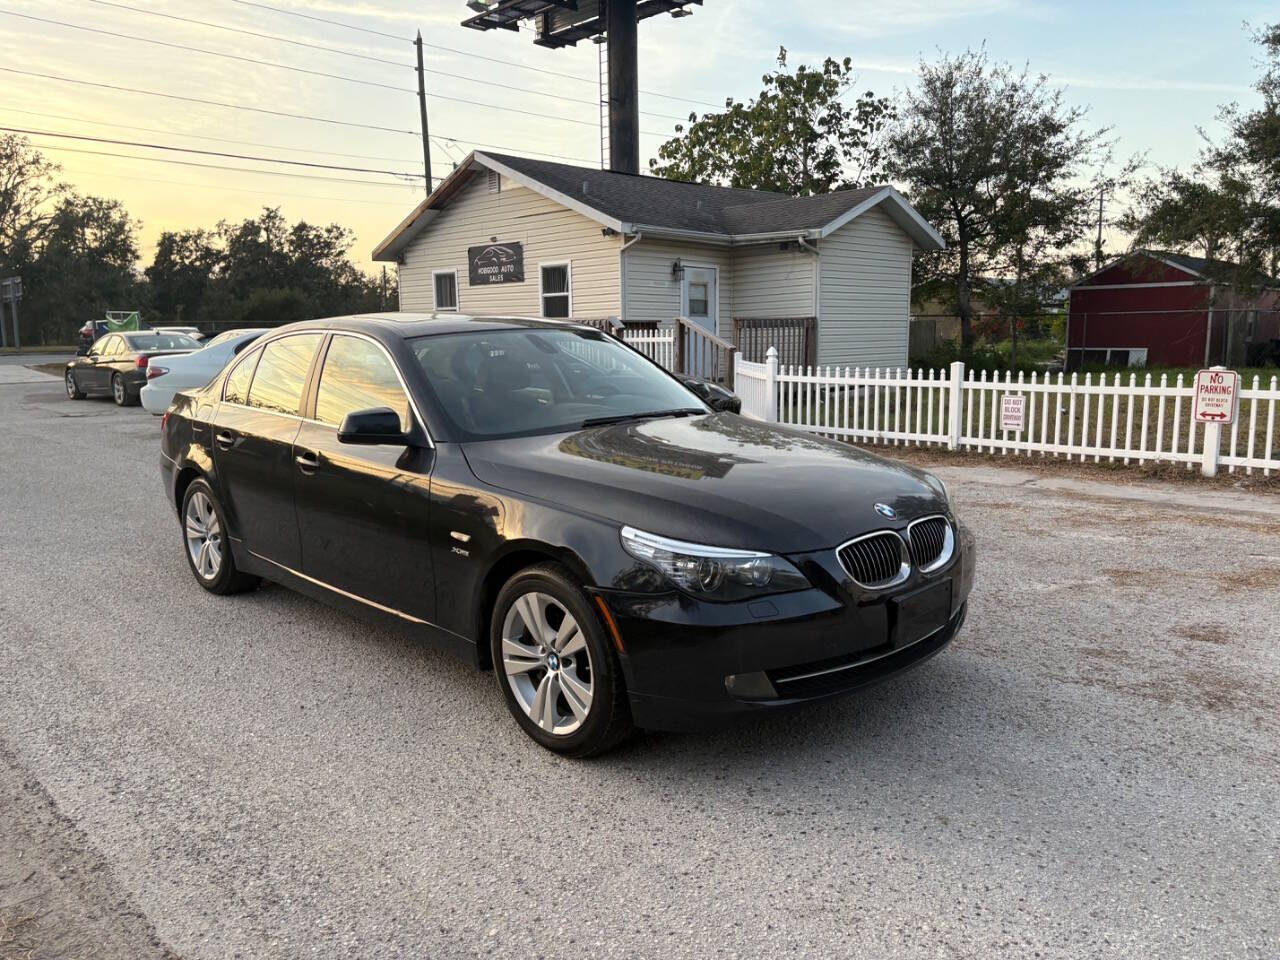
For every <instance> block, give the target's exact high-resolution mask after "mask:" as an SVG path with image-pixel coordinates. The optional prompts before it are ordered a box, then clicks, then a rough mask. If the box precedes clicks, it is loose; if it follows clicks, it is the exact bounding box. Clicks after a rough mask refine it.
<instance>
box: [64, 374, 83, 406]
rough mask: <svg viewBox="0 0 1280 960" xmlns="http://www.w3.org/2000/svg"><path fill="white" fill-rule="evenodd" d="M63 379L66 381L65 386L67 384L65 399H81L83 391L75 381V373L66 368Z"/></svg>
mask: <svg viewBox="0 0 1280 960" xmlns="http://www.w3.org/2000/svg"><path fill="white" fill-rule="evenodd" d="M64 379H65V381H66V386H67V399H68V400H83V399H84V391H83V390H81V389H80V387H79V385H78V384H77V383H76V377H75V374H73V373H72V372H71V371H70V370H68V371H67V375H66V377H65V378H64Z"/></svg>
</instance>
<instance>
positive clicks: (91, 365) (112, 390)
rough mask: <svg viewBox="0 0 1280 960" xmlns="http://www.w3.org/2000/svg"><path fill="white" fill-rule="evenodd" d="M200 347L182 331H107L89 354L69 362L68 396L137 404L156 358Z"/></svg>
mask: <svg viewBox="0 0 1280 960" xmlns="http://www.w3.org/2000/svg"><path fill="white" fill-rule="evenodd" d="M199 349H200V344H199V342H198V341H196V340H193V339H192V338H191V337H188V336H187V335H186V334H183V333H159V332H156V331H148V330H143V331H139V332H136V333H108V334H107V335H106V336H105V337H100V338H99V339H98V340H96V341H95V342H94V344H93V346H91V347H90V348H89V352H88V353H87V354H85V355H84V356H82V357H76V358H75V359H73V360H71V361H69V362H68V363H67V367H66V370H65V371H64V373H63V382H64V383H65V384H66V388H67V396H68V397H70V398H71V399H72V400H83V399H84V398H85V397H86V396H89V395H90V394H107V395H109V396H110V397H111V399H113V400H114V401H115V402H116V404H117V405H118V406H121V407H124V406H129V405H131V404H135V403H137V402H138V394H139V393H141V392H142V388H143V387H144V386H146V383H147V366H148V365H149V364H150V363H151V359H152V358H153V357H160V356H166V355H169V354H175V353H191V352H192V351H193V350H199Z"/></svg>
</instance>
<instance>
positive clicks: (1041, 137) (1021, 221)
mask: <svg viewBox="0 0 1280 960" xmlns="http://www.w3.org/2000/svg"><path fill="white" fill-rule="evenodd" d="M1083 119H1084V111H1083V110H1081V109H1079V108H1074V107H1068V106H1066V105H1065V103H1064V100H1063V93H1062V91H1061V90H1059V89H1053V88H1050V87H1049V85H1048V80H1047V78H1045V77H1044V76H1035V77H1033V76H1031V75H1030V74H1029V73H1028V72H1027V71H1026V70H1025V69H1024V70H1023V71H1021V72H1018V71H1015V70H1013V69H1012V68H1011V67H1010V66H1009V65H1008V64H992V63H990V62H989V60H988V58H987V55H986V53H985V51H978V52H974V51H966V52H965V53H963V54H960V55H959V56H954V57H952V56H944V57H942V59H941V60H940V61H939V62H937V63H935V64H929V63H924V62H922V63H921V64H920V82H919V85H918V86H917V87H916V88H915V89H913V90H909V91H908V92H907V93H906V95H905V102H904V103H903V104H902V106H901V107H900V109H899V117H898V120H897V121H896V123H895V124H894V126H893V128H892V130H891V133H890V135H889V141H888V146H889V163H888V167H889V172H890V174H891V175H892V176H893V177H895V178H896V179H897V180H899V181H900V182H901V183H903V184H904V186H906V188H907V191H908V193H909V194H910V196H911V200H912V203H913V205H914V206H915V207H916V209H917V210H919V211H920V213H921V214H922V215H923V216H924V217H925V218H926V219H927V220H929V221H930V222H931V223H933V224H934V226H935V227H937V228H938V229H939V231H940V232H941V233H942V236H943V238H944V239H945V240H946V242H947V249H946V250H943V251H940V252H938V253H932V254H928V255H926V256H923V257H922V258H920V259H919V260H918V262H917V269H918V279H917V283H916V288H917V295H919V296H925V297H928V296H937V295H939V294H941V295H944V296H947V297H952V298H954V303H955V308H956V312H957V313H958V314H959V316H960V328H961V337H962V343H963V346H964V347H965V349H969V348H971V347H972V345H973V316H974V309H973V297H974V294H975V293H982V294H983V296H987V295H989V294H990V293H992V291H991V290H990V289H988V288H989V287H990V282H989V281H990V280H991V279H992V278H1014V279H1015V281H1018V282H1019V283H1021V281H1019V280H1018V278H1022V277H1028V276H1041V275H1042V274H1043V272H1044V271H1043V270H1042V269H1041V267H1040V266H1039V265H1038V264H1039V263H1040V261H1042V260H1043V258H1044V257H1046V256H1049V255H1053V256H1056V255H1057V251H1061V250H1064V249H1066V248H1068V247H1070V246H1072V245H1073V244H1075V243H1077V242H1078V241H1080V240H1081V239H1082V237H1083V236H1084V235H1085V232H1086V231H1087V229H1088V226H1089V199H1090V191H1089V188H1088V186H1087V181H1086V178H1085V177H1084V176H1083V172H1084V170H1085V168H1086V166H1087V165H1088V164H1089V163H1090V161H1091V160H1092V159H1094V158H1095V156H1096V155H1097V152H1098V149H1099V147H1100V144H1101V139H1102V135H1103V131H1101V130H1099V131H1095V132H1084V131H1082V130H1081V129H1080V125H1081V122H1082V120H1083Z"/></svg>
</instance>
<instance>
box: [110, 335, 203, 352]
mask: <svg viewBox="0 0 1280 960" xmlns="http://www.w3.org/2000/svg"><path fill="white" fill-rule="evenodd" d="M124 339H125V341H126V342H127V343H128V344H129V349H130V350H139V351H141V350H199V349H200V343H199V341H198V340H193V339H191V337H188V336H187V335H186V334H185V333H134V334H130V335H129V336H127V337H125V338H124Z"/></svg>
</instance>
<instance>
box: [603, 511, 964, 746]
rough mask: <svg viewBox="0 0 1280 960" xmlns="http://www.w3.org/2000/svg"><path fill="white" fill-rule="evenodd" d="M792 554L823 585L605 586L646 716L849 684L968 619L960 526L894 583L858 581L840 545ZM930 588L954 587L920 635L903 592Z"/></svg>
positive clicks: (662, 726) (687, 713)
mask: <svg viewBox="0 0 1280 960" xmlns="http://www.w3.org/2000/svg"><path fill="white" fill-rule="evenodd" d="M788 559H790V560H792V562H794V563H796V564H797V566H799V567H800V569H801V570H802V571H803V572H804V573H805V574H806V576H807V577H808V578H809V580H810V582H812V583H813V584H814V589H812V590H805V591H801V592H797V593H790V594H779V595H776V596H770V597H765V598H761V599H758V600H754V601H744V602H742V603H731V604H724V603H708V602H705V601H699V600H694V599H692V598H690V597H688V596H686V595H684V594H680V593H675V592H673V593H670V594H664V595H662V596H660V597H654V596H653V595H652V594H648V595H642V594H629V593H619V592H603V593H602V596H603V597H604V599H605V600H606V602H607V603H608V605H609V608H610V610H611V611H612V613H613V615H614V618H615V620H616V622H617V624H618V630H619V633H620V635H621V637H622V642H623V645H624V647H625V654H624V657H623V669H624V671H625V673H626V678H627V689H628V691H629V693H630V700H631V712H632V717H633V719H634V720H635V722H636V724H637V725H638V726H641V727H646V728H649V729H655V730H698V729H704V728H707V727H712V726H716V725H718V724H721V723H724V722H727V721H731V720H732V719H733V718H735V717H738V716H742V715H746V714H759V713H767V712H770V711H775V710H778V709H785V708H788V707H793V706H796V705H799V704H804V703H810V702H814V701H820V700H826V699H830V698H832V697H836V696H841V695H844V694H847V693H851V692H853V691H855V690H858V689H861V688H863V687H866V686H869V685H871V684H874V683H878V682H880V681H882V680H885V679H887V678H889V677H891V676H893V675H894V674H897V673H899V672H901V671H903V670H907V669H909V668H911V667H913V666H917V665H918V664H920V663H923V662H924V661H925V660H927V659H929V658H930V657H932V656H933V655H934V654H936V653H938V652H939V651H941V650H942V649H943V648H944V647H946V646H947V645H948V644H949V643H950V642H951V640H952V639H953V638H954V637H955V635H956V633H957V632H958V631H959V629H960V627H961V625H962V624H963V623H964V619H965V615H966V613H967V600H968V596H969V592H970V590H971V589H972V585H973V567H974V545H973V538H972V536H971V535H970V534H969V532H968V530H967V529H965V528H964V527H963V526H962V525H957V544H956V551H955V555H954V557H953V559H952V560H951V562H950V563H949V564H948V565H947V566H946V567H944V568H943V569H942V570H938V571H935V572H934V573H931V574H927V575H925V574H920V573H918V572H914V573H913V574H912V575H911V577H910V578H909V579H908V580H907V581H906V582H905V583H903V584H901V585H900V586H898V587H895V588H894V589H892V590H887V591H879V592H875V591H864V590H862V589H861V588H860V587H858V586H857V585H856V584H854V583H853V581H852V580H851V579H849V577H848V575H847V574H846V573H845V572H844V570H843V568H842V567H840V565H839V561H838V560H837V559H836V557H835V552H834V551H833V550H827V551H822V552H819V553H815V554H809V555H805V556H799V557H795V556H793V557H789V558H788ZM924 591H930V592H933V591H949V593H950V604H949V607H948V608H947V610H946V613H945V614H944V616H945V620H940V622H939V623H938V624H937V626H936V627H935V628H934V629H932V630H931V631H930V632H929V633H928V634H927V635H925V636H923V637H917V636H906V635H904V634H903V629H905V628H902V629H900V626H899V619H900V617H901V613H900V611H901V610H903V609H904V606H903V603H904V600H906V599H907V598H909V597H911V596H914V595H919V594H921V593H923V592H924ZM933 595H935V596H936V595H937V594H936V593H935V594H933ZM940 615H943V614H941V611H940Z"/></svg>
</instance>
